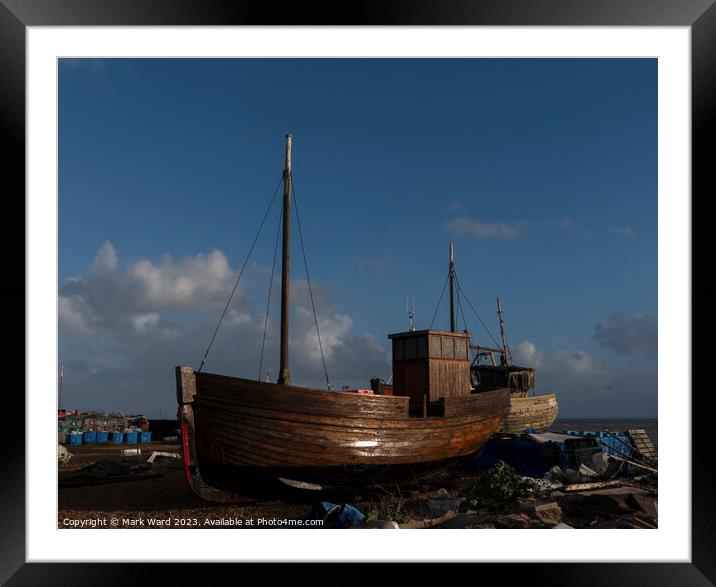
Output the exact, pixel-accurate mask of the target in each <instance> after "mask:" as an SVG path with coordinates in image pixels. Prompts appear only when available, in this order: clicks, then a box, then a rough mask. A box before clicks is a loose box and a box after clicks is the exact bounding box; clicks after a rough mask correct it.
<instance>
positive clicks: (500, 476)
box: [465, 461, 537, 508]
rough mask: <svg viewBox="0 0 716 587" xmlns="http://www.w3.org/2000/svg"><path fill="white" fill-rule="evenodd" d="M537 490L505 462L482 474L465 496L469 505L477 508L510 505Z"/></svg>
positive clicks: (534, 485) (528, 480) (496, 464)
mask: <svg viewBox="0 0 716 587" xmlns="http://www.w3.org/2000/svg"><path fill="white" fill-rule="evenodd" d="M536 490H537V484H536V483H535V482H534V481H532V480H531V479H526V478H522V477H520V476H519V475H518V474H517V473H516V472H515V470H514V469H513V468H512V467H510V466H509V465H508V464H507V463H505V462H503V461H497V462H496V463H495V464H494V465H493V467H492V468H491V469H489V470H487V471H485V472H484V473H482V474H481V475H480V476H479V477H478V479H477V481H475V483H473V484H472V485H471V486H470V487H468V489H467V491H466V492H465V495H466V497H467V500H468V503H469V504H470V505H471V506H472V507H475V508H479V507H485V506H488V505H492V504H495V503H509V502H511V501H514V500H515V499H516V498H518V497H527V496H529V495H532V494H533V493H534V492H535V491H536Z"/></svg>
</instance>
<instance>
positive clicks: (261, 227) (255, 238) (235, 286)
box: [197, 174, 283, 372]
mask: <svg viewBox="0 0 716 587" xmlns="http://www.w3.org/2000/svg"><path fill="white" fill-rule="evenodd" d="M282 180H283V174H282V175H281V177H280V178H279V180H278V183H277V184H276V189H275V190H274V191H273V196H271V201H270V202H269V205H268V207H267V208H266V212H265V213H264V217H263V220H261V224H260V225H259V229H258V231H257V232H256V236H255V237H254V240H253V242H252V243H251V247H250V248H249V252H248V254H247V255H246V259H244V264H243V265H242V266H241V271H239V276H238V277H237V278H236V283H234V288H233V289H232V290H231V295H229V299H228V300H226V305H225V306H224V311H223V312H222V313H221V316H220V318H219V323H218V324H217V325H216V328H215V329H214V334H213V335H212V336H211V340H210V341H209V346H208V347H207V348H206V352H205V353H204V358H202V360H201V365H199V368H198V369H197V372H201V370H202V369H203V368H204V364H205V363H206V358H207V357H208V356H209V351H211V347H212V345H213V344H214V339H215V338H216V334H217V332H219V328H220V327H221V323H222V322H223V320H224V316H226V312H227V310H228V309H229V305H230V304H231V300H232V298H233V297H234V294H235V293H236V288H237V287H238V285H239V281H241V276H242V275H243V274H244V270H245V269H246V265H247V263H248V262H249V259H250V258H251V253H253V251H254V247H255V246H256V241H258V240H259V235H260V234H261V230H262V229H263V227H264V224H265V223H266V218H268V215H269V212H270V211H271V208H272V207H273V203H274V201H275V200H276V194H277V193H278V188H279V187H280V186H281V181H282Z"/></svg>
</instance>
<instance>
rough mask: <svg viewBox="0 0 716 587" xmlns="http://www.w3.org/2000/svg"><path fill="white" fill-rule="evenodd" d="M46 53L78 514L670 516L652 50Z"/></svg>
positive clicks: (60, 459) (452, 525)
mask: <svg viewBox="0 0 716 587" xmlns="http://www.w3.org/2000/svg"><path fill="white" fill-rule="evenodd" d="M56 67H57V170H58V174H57V211H58V218H57V220H58V223H57V234H58V241H57V253H58V257H57V263H58V266H57V321H58V324H57V328H58V338H57V344H58V353H57V365H56V373H57V376H56V381H57V385H56V390H55V394H54V401H55V402H56V409H57V480H56V481H57V522H56V527H57V529H58V530H59V531H66V530H73V529H169V530H187V529H190V530H191V529H217V528H219V529H247V530H248V529H267V528H270V529H278V528H281V529H393V530H394V529H398V530H401V529H403V530H404V529H410V530H413V529H423V530H441V529H443V530H445V529H471V530H489V531H496V530H501V529H513V530H514V529H519V530H533V529H542V530H544V529H565V530H572V531H574V530H584V529H610V530H612V529H616V530H621V529H639V530H652V531H653V530H658V529H659V528H660V525H659V512H658V465H659V458H658V449H659V434H658V424H659V422H658V413H659V405H658V404H659V402H658V391H659V389H658V387H659V367H660V362H659V321H658V318H659V299H660V298H659V294H660V292H659V287H658V286H659V281H658V277H659V272H658V263H659V250H660V249H659V230H658V229H659V224H658V223H659V189H660V186H659V171H660V170H659V136H660V128H659V120H660V118H659V100H660V95H659V59H657V58H656V57H654V58H651V57H599V58H597V57H569V58H564V57H529V58H528V57H410V58H407V57H385V58H374V57H355V58H346V57H335V58H328V57H293V58H278V57H256V58H250V57H173V58H169V57H165V58H162V57H147V58H137V57H102V56H96V57H69V56H68V57H60V58H58V59H57V62H56ZM668 360H669V359H668V357H665V356H662V357H661V361H662V363H661V365H663V364H667V363H668ZM669 393H670V396H671V395H672V394H673V396H674V397H677V398H678V397H680V396H681V395H683V394H686V395H688V393H689V390H688V387H685V388H684V389H681V390H674V389H671V390H669ZM45 397H46V398H47V401H48V402H52V401H53V400H52V395H51V394H50V392H49V391H48V392H47V394H46V396H45ZM685 401H686V400H685ZM50 405H51V404H50ZM48 409H49V406H48ZM52 417H53V418H54V416H52ZM667 438H668V435H667V436H664V442H665V444H664V446H665V447H666V448H667V449H668V443H666V440H665V439H667ZM50 449H52V446H50ZM52 450H53V449H52ZM53 458H54V457H53ZM664 462H666V461H664ZM202 534H203V535H206V533H202ZM498 534H499V532H498ZM483 535H484V534H483ZM487 535H488V536H489V533H487ZM639 535H640V536H641V535H642V533H640V534H639Z"/></svg>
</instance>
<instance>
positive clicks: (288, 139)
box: [284, 133, 293, 173]
mask: <svg viewBox="0 0 716 587" xmlns="http://www.w3.org/2000/svg"><path fill="white" fill-rule="evenodd" d="M292 138H293V137H292V136H291V133H288V134H287V135H286V162H285V167H284V169H285V170H286V172H287V173H291V140H292Z"/></svg>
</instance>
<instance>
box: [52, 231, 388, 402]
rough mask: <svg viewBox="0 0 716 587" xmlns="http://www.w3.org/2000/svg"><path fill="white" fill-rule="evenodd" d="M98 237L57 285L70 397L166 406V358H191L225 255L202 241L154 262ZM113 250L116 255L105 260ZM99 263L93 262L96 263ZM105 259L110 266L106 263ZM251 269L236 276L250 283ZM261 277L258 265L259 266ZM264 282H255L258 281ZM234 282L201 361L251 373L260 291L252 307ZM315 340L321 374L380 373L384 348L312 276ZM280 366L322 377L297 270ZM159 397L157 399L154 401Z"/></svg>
mask: <svg viewBox="0 0 716 587" xmlns="http://www.w3.org/2000/svg"><path fill="white" fill-rule="evenodd" d="M109 251H110V249H109V246H105V245H103V249H102V250H101V251H100V252H98V255H97V257H98V258H99V259H101V260H102V261H101V262H99V263H98V264H95V263H93V264H92V266H90V268H89V270H88V271H87V272H86V274H85V275H82V276H80V277H78V278H74V279H72V280H67V281H65V283H64V284H63V285H62V286H61V288H60V321H61V322H60V359H61V360H62V361H63V362H64V363H65V364H66V365H70V366H71V367H70V368H68V369H66V381H67V383H68V385H67V389H68V390H69V389H71V390H72V392H71V394H70V395H68V401H69V398H73V399H72V405H73V406H74V407H81V408H86V407H96V408H98V409H108V410H116V409H123V410H129V411H144V412H146V413H149V414H154V415H157V411H158V409H159V407H161V409H162V410H163V413H164V414H165V415H166V414H171V413H172V412H175V410H176V406H175V405H174V401H175V400H174V390H173V387H174V377H173V367H174V366H175V365H191V366H193V367H195V368H196V367H198V365H199V363H200V360H201V357H202V356H203V355H204V352H205V351H206V347H207V345H208V343H209V340H210V338H211V336H212V333H213V331H214V328H215V327H216V323H217V320H218V318H219V315H220V314H221V311H222V310H223V308H224V305H225V303H226V299H227V297H228V294H229V293H230V291H231V288H232V287H233V285H234V279H235V273H234V272H233V271H232V270H231V267H230V265H229V262H228V260H227V258H226V257H225V255H224V254H223V253H222V252H220V251H212V252H211V253H209V254H208V255H194V256H190V257H186V258H183V259H179V260H175V259H173V258H172V257H170V256H168V255H167V256H165V257H164V258H163V259H162V260H161V262H159V263H156V262H152V261H150V260H147V259H140V260H138V261H136V262H133V263H122V262H121V260H120V259H117V255H116V251H114V248H113V247H112V249H111V251H113V252H114V255H110V254H108V253H109ZM108 259H109V260H111V259H115V260H116V261H117V262H116V263H114V262H106V261H107V260H108ZM95 265H99V267H102V270H101V271H100V270H98V267H96V266H95ZM112 267H113V268H112ZM252 275H253V273H247V274H245V275H244V278H243V280H242V284H241V285H242V286H244V287H246V288H247V289H251V291H254V285H255V284H254V283H253V282H252V281H251V279H253V277H252ZM261 277H262V278H263V277H264V275H263V274H262V275H261ZM264 286H265V284H263V283H262V284H261V288H263V287H264ZM244 291H245V290H244V289H243V288H240V290H237V295H236V296H235V298H234V300H233V301H232V305H231V308H230V309H229V310H228V312H227V314H226V317H225V319H224V322H223V324H222V327H221V329H220V330H219V332H218V334H217V337H216V340H215V341H214V344H213V346H212V349H211V352H210V354H209V357H208V362H207V364H206V366H205V369H204V370H205V371H209V372H214V373H222V374H227V375H235V376H238V377H248V378H256V377H258V376H259V375H258V367H259V358H260V354H261V342H262V336H263V329H264V319H265V314H264V312H265V303H266V302H265V298H264V299H263V300H261V302H260V304H259V305H258V307H252V305H251V304H250V302H249V300H248V299H247V298H246V297H245V294H244ZM313 296H314V301H315V304H316V309H317V310H318V322H319V327H320V332H321V342H322V344H323V351H324V355H325V358H326V365H327V368H328V373H329V376H330V379H331V382H332V383H334V385H335V386H336V387H338V386H339V385H341V384H343V383H346V384H348V385H351V386H361V387H365V386H367V385H368V382H369V379H370V377H372V376H374V375H379V376H381V377H388V376H389V374H390V362H389V354H388V353H387V351H386V350H385V348H384V347H383V346H382V345H381V344H379V343H378V342H376V340H375V339H374V338H373V337H372V336H370V335H369V334H365V333H356V332H354V322H353V319H352V318H351V316H349V315H347V314H346V313H344V312H339V311H338V310H337V307H336V301H335V299H334V295H333V292H332V291H331V290H330V289H328V288H326V287H324V286H322V285H321V284H316V283H314V284H313ZM278 298H279V290H278V289H276V288H275V289H274V298H273V301H272V306H271V312H270V315H269V321H268V329H267V338H266V345H265V349H264V360H263V365H262V369H261V370H262V378H263V375H265V373H266V372H267V371H268V370H269V369H270V370H271V373H272V375H271V378H272V379H273V380H275V378H276V376H277V375H278V362H279V348H278V347H279V340H278V339H279V323H280V320H279V319H278V315H277V314H278V306H279V304H278V303H277V302H278ZM290 349H291V353H290V369H291V377H292V382H293V383H294V384H296V385H306V386H316V387H325V376H324V374H323V363H322V361H321V357H320V350H319V348H318V341H317V338H316V330H315V323H314V320H313V311H312V306H311V300H310V297H309V295H308V287H307V283H306V282H305V280H300V279H299V280H292V281H291V328H290ZM158 406H159V407H158Z"/></svg>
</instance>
